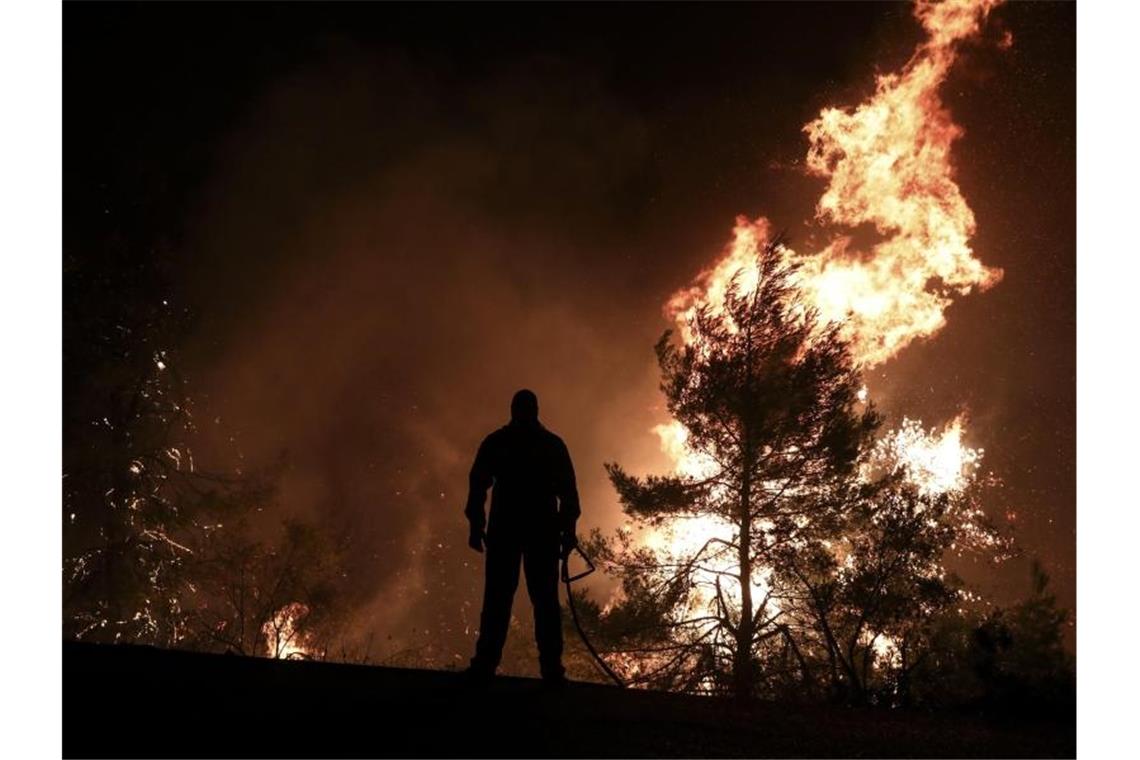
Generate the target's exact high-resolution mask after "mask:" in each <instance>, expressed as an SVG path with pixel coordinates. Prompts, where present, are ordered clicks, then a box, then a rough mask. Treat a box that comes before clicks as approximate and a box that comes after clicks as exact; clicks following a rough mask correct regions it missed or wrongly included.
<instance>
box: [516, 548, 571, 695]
mask: <svg viewBox="0 0 1140 760" xmlns="http://www.w3.org/2000/svg"><path fill="white" fill-rule="evenodd" d="M523 568H524V570H525V571H526V590H527V593H528V594H529V595H530V602H531V604H532V605H534V640H535V643H536V644H538V663H539V667H540V668H541V670H542V677H543V678H560V677H562V676H563V675H564V674H565V670H564V669H563V668H562V608H561V607H560V606H559V604H558V538H557V534H553V536H552V538H551V539H550V540H545V537H544V540H541V541H538V542H532V543H531V545H530V546H528V547H527V551H526V553H525V554H524V556H523Z"/></svg>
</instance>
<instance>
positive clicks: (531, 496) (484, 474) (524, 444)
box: [464, 422, 581, 536]
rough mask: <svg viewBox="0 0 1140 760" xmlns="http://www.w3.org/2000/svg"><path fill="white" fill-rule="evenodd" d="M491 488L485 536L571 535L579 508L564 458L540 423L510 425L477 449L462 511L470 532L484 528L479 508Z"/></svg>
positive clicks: (571, 467) (562, 445) (556, 439)
mask: <svg viewBox="0 0 1140 760" xmlns="http://www.w3.org/2000/svg"><path fill="white" fill-rule="evenodd" d="M492 485H493V486H494V491H492V494H491V519H490V525H489V526H487V532H488V534H489V535H490V536H494V535H497V534H500V533H503V532H508V533H511V534H516V535H517V534H535V533H545V532H547V531H549V532H550V533H551V534H554V533H555V532H561V533H563V534H573V533H574V526H575V524H576V523H577V521H578V516H579V515H580V514H581V507H580V506H579V504H578V486H577V484H576V483H575V481H574V465H573V464H572V463H571V462H570V452H569V451H567V449H566V444H565V443H563V442H562V439H561V438H559V437H558V436H557V435H555V434H554V433H552V432H550V431H549V430H547V429H546V428H544V427H543V426H542V425H541V424H540V423H538V422H531V423H525V422H511V423H510V424H509V425H504V426H503V427H501V428H499V429H498V430H496V431H495V432H493V433H491V434H490V435H489V436H487V437H486V438H485V439H484V440H483V443H482V444H481V445H480V446H479V452H478V454H476V455H475V464H473V465H472V467H471V476H470V486H471V490H470V492H469V494H468V497H467V508H466V509H465V510H464V513H465V514H466V515H467V519H468V520H470V522H471V527H472V529H475V530H482V529H483V527H484V525H485V523H486V517H485V516H484V513H483V504H484V502H485V501H486V498H487V489H488V488H490V487H491V486H492Z"/></svg>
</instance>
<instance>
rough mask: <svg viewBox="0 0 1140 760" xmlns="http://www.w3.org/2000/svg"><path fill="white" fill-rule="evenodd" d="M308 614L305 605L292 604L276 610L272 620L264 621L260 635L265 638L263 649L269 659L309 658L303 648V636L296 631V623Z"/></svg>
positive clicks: (308, 654)
mask: <svg viewBox="0 0 1140 760" xmlns="http://www.w3.org/2000/svg"><path fill="white" fill-rule="evenodd" d="M308 614H309V608H308V606H307V605H304V604H302V603H300V602H293V603H291V604H287V605H285V606H284V607H282V608H281V609H279V610H277V612H276V613H274V615H273V619H271V620H268V621H266V623H265V625H263V626H262V627H261V633H262V634H263V635H264V636H265V648H266V650H267V651H268V653H269V656H270V657H273V658H276V659H281V660H303V659H307V658H308V657H309V656H310V652H309V650H308V649H306V648H305V646H304V636H303V635H302V634H301V633H300V632H299V631H298V630H297V625H298V623H299V622H300V621H301V619H302V618H304V617H305V616H306V615H308Z"/></svg>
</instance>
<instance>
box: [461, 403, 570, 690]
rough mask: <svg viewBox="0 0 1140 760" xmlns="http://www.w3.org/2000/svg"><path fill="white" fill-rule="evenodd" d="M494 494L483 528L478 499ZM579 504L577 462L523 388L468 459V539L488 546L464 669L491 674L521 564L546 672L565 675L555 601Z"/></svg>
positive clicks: (554, 677)
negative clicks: (475, 634)
mask: <svg viewBox="0 0 1140 760" xmlns="http://www.w3.org/2000/svg"><path fill="white" fill-rule="evenodd" d="M492 485H494V491H493V492H492V495H491V520H490V525H489V526H487V530H486V532H485V533H484V526H485V525H486V519H487V518H486V516H485V515H484V513H483V503H484V501H485V500H486V497H487V489H488V488H490V487H491V486H492ZM580 513H581V509H580V507H579V505H578V487H577V485H576V484H575V482H574V466H573V465H572V464H571V463H570V452H569V451H567V450H566V444H564V443H563V442H562V439H561V438H559V437H558V436H556V435H555V434H554V433H552V432H550V431H549V430H547V429H546V428H544V427H543V426H542V425H541V424H540V423H539V421H538V397H537V396H535V395H534V393H532V392H531V391H528V390H521V391H519V392H518V393H516V394H515V396H514V398H513V399H512V400H511V422H510V424H508V425H505V426H504V427H501V428H499V429H498V430H496V431H495V432H493V433H491V434H490V435H489V436H487V437H486V438H485V439H484V440H483V443H482V445H480V446H479V453H478V454H476V456H475V464H474V465H472V467H471V491H470V493H469V495H468V497H467V509H466V510H465V514H466V515H467V519H468V521H469V522H470V523H471V535H470V538H469V539H468V544H469V545H470V546H471V548H472V549H474V550H475V551H477V552H482V551H483V545H484V543H486V546H487V559H486V580H485V582H484V586H483V613H482V617H481V620H480V624H479V641H478V642H477V643H476V645H475V657H474V658H472V660H471V667H470V668H469V670H468V674H469V675H470V676H472V677H474V678H476V679H482V678H489V677H490V676H492V675H494V673H495V669H496V668H497V667H498V666H499V660H500V659H501V658H502V654H503V644H504V643H505V642H506V640H507V627H508V625H509V624H510V619H511V603H512V602H513V601H514V596H515V589H517V588H518V585H519V565H520V563H521V564H522V566H523V570H524V571H525V573H526V589H527V593H528V594H529V595H530V602H531V604H532V605H534V638H535V642H536V643H537V644H538V662H539V666H540V667H541V670H542V677H543V679H544V680H546V681H549V682H554V683H562V682H563V681H564V680H565V671H564V670H563V668H562V609H561V607H559V604H558V560H559V557H560V556H565V555H566V554H568V553H569V552H570V551H571V550H572V549H573V548H574V547H575V546H576V545H577V539H576V538H575V532H574V526H575V524H576V523H577V521H578V515H579V514H580Z"/></svg>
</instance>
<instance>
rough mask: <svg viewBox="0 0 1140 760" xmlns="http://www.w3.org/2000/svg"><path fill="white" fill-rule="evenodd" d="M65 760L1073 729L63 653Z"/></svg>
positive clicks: (766, 753) (1070, 749) (674, 752)
mask: <svg viewBox="0 0 1140 760" xmlns="http://www.w3.org/2000/svg"><path fill="white" fill-rule="evenodd" d="M63 726H64V736H63V749H64V756H65V757H108V756H114V757H142V756H145V757H171V756H174V757H186V756H199V757H216V756H224V757H245V756H253V757H270V756H271V757H372V756H379V757H392V756H395V757H440V756H443V757H683V756H688V757H1074V756H1075V754H1076V729H1075V725H1074V724H1073V723H1070V724H1069V725H1056V724H1039V725H1021V726H1016V727H1014V726H999V725H996V724H987V723H985V722H982V721H979V720H976V719H972V718H966V717H947V716H941V717H932V716H927V715H919V714H914V713H904V712H901V711H892V712H886V711H882V710H875V709H848V708H839V707H804V706H789V705H776V704H772V703H760V704H756V705H754V706H752V707H751V708H749V709H747V710H744V709H738V708H736V707H734V706H733V705H732V704H731V703H729V702H726V701H724V700H720V699H713V698H702V697H690V696H682V695H677V694H664V693H658V692H645V691H622V690H619V689H617V688H615V687H608V686H597V685H593V684H575V685H573V686H571V687H570V688H568V689H567V690H566V691H564V692H561V693H551V692H548V691H545V690H543V689H542V688H541V686H540V684H539V683H538V682H537V681H533V680H529V679H524V678H502V679H498V680H497V681H496V682H495V683H494V684H493V685H492V686H490V687H489V688H488V689H486V690H484V691H471V690H468V689H465V688H463V687H462V686H461V683H460V680H459V676H458V675H456V674H455V673H446V672H439V671H427V670H403V669H396V668H380V667H370V666H360V665H339V664H329V663H315V662H297V661H293V662H285V661H280V660H266V659H253V658H246V657H236V656H224V655H206V654H193V653H187V652H170V651H163V650H157V649H149V648H145V647H131V646H98V645H89V644H71V643H68V644H64V647H63Z"/></svg>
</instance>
